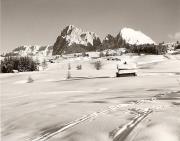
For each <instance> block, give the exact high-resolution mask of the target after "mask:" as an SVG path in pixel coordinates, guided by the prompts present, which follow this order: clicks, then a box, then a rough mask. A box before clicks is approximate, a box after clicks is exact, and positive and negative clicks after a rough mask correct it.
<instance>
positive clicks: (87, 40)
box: [53, 25, 101, 55]
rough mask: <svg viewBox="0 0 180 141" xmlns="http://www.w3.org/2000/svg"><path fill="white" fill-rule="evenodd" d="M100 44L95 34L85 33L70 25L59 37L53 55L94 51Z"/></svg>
mask: <svg viewBox="0 0 180 141" xmlns="http://www.w3.org/2000/svg"><path fill="white" fill-rule="evenodd" d="M100 44H101V41H100V38H99V37H98V36H97V35H96V34H95V33H94V32H89V31H84V30H82V29H80V28H77V27H75V26H74V25H69V26H67V27H66V28H64V29H63V30H62V32H61V34H60V35H59V36H58V38H57V40H56V42H55V44H54V46H53V55H56V54H62V53H74V52H83V51H93V50H95V49H96V48H97V47H98V46H99V45H100Z"/></svg>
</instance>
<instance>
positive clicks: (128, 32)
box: [120, 28, 156, 45]
mask: <svg viewBox="0 0 180 141" xmlns="http://www.w3.org/2000/svg"><path fill="white" fill-rule="evenodd" d="M120 35H121V37H122V38H123V39H124V40H125V41H126V43H128V44H131V45H134V44H136V45H142V44H156V43H155V42H154V41H153V40H152V39H151V38H150V37H148V36H147V35H145V34H144V33H142V32H141V31H136V30H134V29H131V28H123V29H122V30H121V32H120Z"/></svg>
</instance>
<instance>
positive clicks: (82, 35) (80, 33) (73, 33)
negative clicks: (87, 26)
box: [12, 25, 156, 56]
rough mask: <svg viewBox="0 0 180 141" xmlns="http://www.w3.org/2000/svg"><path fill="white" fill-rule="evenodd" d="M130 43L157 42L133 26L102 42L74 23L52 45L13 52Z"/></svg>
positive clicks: (58, 52) (76, 49)
mask: <svg viewBox="0 0 180 141" xmlns="http://www.w3.org/2000/svg"><path fill="white" fill-rule="evenodd" d="M127 44H129V45H142V44H156V43H155V42H154V41H153V40H152V39H151V38H150V37H148V36H147V35H145V34H144V33H142V32H140V31H136V30H134V29H131V28H123V29H122V30H121V31H120V32H119V33H118V34H117V36H115V37H114V36H112V35H110V34H108V35H107V36H106V37H105V38H104V39H103V40H102V42H101V40H100V38H99V36H98V35H97V34H96V33H94V32H90V31H85V30H82V29H81V28H78V27H75V26H74V25H69V26H66V27H65V28H64V29H63V30H62V31H61V33H60V35H59V36H58V37H57V39H56V41H55V43H54V45H52V46H39V45H34V46H31V45H29V46H27V45H25V46H21V47H18V48H16V49H14V50H13V51H12V52H13V53H15V54H18V55H20V56H25V55H36V56H39V55H41V56H49V55H61V54H68V53H80V52H87V51H97V50H104V49H117V48H123V47H125V46H126V45H127Z"/></svg>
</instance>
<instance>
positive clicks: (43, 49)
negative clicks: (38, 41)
mask: <svg viewBox="0 0 180 141" xmlns="http://www.w3.org/2000/svg"><path fill="white" fill-rule="evenodd" d="M52 50H53V47H52V46H50V45H47V46H40V45H24V46H20V47H17V48H15V49H14V50H13V51H12V53H14V54H17V55H20V56H27V55H31V56H51V55H52Z"/></svg>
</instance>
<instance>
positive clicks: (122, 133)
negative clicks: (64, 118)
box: [27, 91, 174, 141]
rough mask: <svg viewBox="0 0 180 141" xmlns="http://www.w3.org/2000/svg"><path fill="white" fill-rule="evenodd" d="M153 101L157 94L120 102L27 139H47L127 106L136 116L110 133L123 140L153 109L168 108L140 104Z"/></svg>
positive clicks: (34, 140)
mask: <svg viewBox="0 0 180 141" xmlns="http://www.w3.org/2000/svg"><path fill="white" fill-rule="evenodd" d="M173 92H174V91H173ZM168 93H171V92H168ZM168 93H166V94H168ZM163 96H164V95H163ZM152 101H157V99H156V96H155V97H152V99H143V100H138V101H135V102H132V103H130V104H118V105H115V106H109V107H108V108H107V109H105V110H101V111H98V112H94V113H91V114H88V115H85V116H82V117H81V118H79V119H76V120H74V121H72V122H69V123H67V124H65V125H63V126H61V127H59V129H56V130H55V131H54V132H44V133H41V135H40V136H38V137H36V138H34V139H27V141H47V140H48V139H50V138H52V137H53V136H55V135H57V134H60V133H62V132H64V131H66V130H68V129H70V128H72V127H74V126H76V125H78V124H81V123H83V122H85V121H92V120H95V119H96V118H98V117H99V116H100V115H101V114H108V113H110V112H115V111H117V110H119V109H120V108H127V109H128V110H129V111H130V112H135V114H136V116H135V117H134V118H133V119H132V120H131V121H130V122H128V123H126V124H124V125H123V126H121V127H118V128H117V129H115V130H113V131H111V132H110V134H109V136H110V137H111V138H112V140H113V141H119V140H122V141H123V140H125V139H126V138H127V137H128V136H129V134H130V133H131V132H132V131H133V129H134V128H135V127H136V126H137V125H138V124H139V123H141V121H142V120H143V119H145V118H146V117H147V116H148V115H149V114H151V113H152V112H153V110H157V109H158V110H159V109H161V110H162V109H164V108H166V107H163V106H161V105H158V106H157V105H156V106H153V107H151V108H147V107H142V105H140V104H144V103H148V102H152ZM135 105H136V106H137V107H136V106H135Z"/></svg>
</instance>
